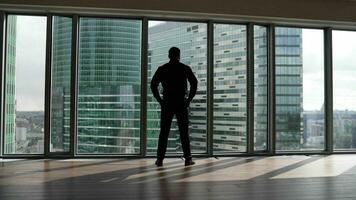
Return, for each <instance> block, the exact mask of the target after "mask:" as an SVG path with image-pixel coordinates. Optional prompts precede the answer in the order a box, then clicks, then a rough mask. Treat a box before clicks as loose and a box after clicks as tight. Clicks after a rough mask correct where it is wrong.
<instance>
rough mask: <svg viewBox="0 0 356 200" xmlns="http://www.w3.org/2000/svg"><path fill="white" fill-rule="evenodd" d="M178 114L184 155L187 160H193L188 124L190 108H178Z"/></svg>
mask: <svg viewBox="0 0 356 200" xmlns="http://www.w3.org/2000/svg"><path fill="white" fill-rule="evenodd" d="M176 116H177V123H178V129H179V134H180V140H181V143H182V148H183V153H184V155H183V156H184V158H185V160H186V161H187V160H191V159H192V155H191V152H190V140H189V133H188V125H189V119H188V109H187V108H186V107H184V106H183V107H182V108H181V109H178V110H177V113H176Z"/></svg>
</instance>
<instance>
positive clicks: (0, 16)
mask: <svg viewBox="0 0 356 200" xmlns="http://www.w3.org/2000/svg"><path fill="white" fill-rule="evenodd" d="M4 26H5V13H4V12H0V48H1V53H0V67H1V77H0V90H1V101H0V102H1V106H0V157H2V155H3V147H4V145H3V137H4V135H5V133H4V129H3V125H4V124H3V118H5V114H4V112H3V111H4V108H3V106H2V105H3V101H4V98H3V95H4V82H3V80H4V72H5V70H4V68H5V63H4V56H5V54H4V51H5V45H4V38H5V32H4V31H5V28H4Z"/></svg>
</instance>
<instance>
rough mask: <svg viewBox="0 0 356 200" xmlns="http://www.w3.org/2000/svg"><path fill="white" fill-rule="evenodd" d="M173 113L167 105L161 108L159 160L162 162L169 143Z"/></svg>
mask: <svg viewBox="0 0 356 200" xmlns="http://www.w3.org/2000/svg"><path fill="white" fill-rule="evenodd" d="M173 114H174V113H173V111H172V109H170V108H169V107H168V106H167V105H163V106H162V107H161V131H160V133H159V140H158V148H157V160H159V161H162V160H163V159H164V156H165V154H166V150H167V141H168V136H169V131H170V129H171V123H172V119H173Z"/></svg>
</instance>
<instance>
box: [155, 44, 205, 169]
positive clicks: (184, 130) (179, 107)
mask: <svg viewBox="0 0 356 200" xmlns="http://www.w3.org/2000/svg"><path fill="white" fill-rule="evenodd" d="M168 57H169V59H170V61H169V62H168V63H166V64H164V65H162V66H160V67H159V68H158V69H157V71H156V73H155V74H154V75H153V77H152V81H151V90H152V93H153V96H154V97H155V98H156V100H157V101H158V102H159V104H160V105H161V132H160V134H159V140H158V148H157V161H156V163H155V164H156V165H157V166H158V167H161V166H162V165H163V159H164V156H165V153H166V149H167V140H168V135H169V131H170V129H171V123H172V119H173V116H174V115H176V118H177V123H178V129H179V134H180V139H181V143H182V148H183V154H184V158H185V166H188V165H194V164H195V163H194V162H193V160H192V156H191V152H190V141H189V134H188V124H189V120H188V107H189V104H190V102H191V101H192V100H193V98H194V96H195V93H196V91H197V84H198V81H197V78H196V77H195V76H194V74H193V72H192V69H191V68H190V67H189V66H187V65H185V64H183V63H181V62H179V60H180V50H179V49H178V48H177V47H172V48H170V49H169V52H168ZM187 80H188V81H189V83H190V90H189V96H188V98H186V96H187ZM159 83H161V84H162V87H163V98H161V96H160V94H159V92H158V85H159Z"/></svg>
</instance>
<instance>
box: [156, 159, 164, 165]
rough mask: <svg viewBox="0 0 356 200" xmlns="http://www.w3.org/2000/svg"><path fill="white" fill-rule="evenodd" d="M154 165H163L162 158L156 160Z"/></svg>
mask: <svg viewBox="0 0 356 200" xmlns="http://www.w3.org/2000/svg"><path fill="white" fill-rule="evenodd" d="M155 165H156V166H157V167H162V166H163V160H156V162H155Z"/></svg>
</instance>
